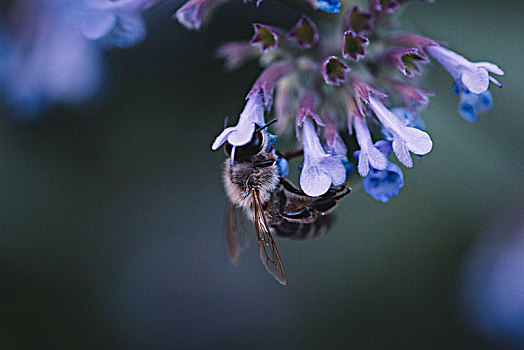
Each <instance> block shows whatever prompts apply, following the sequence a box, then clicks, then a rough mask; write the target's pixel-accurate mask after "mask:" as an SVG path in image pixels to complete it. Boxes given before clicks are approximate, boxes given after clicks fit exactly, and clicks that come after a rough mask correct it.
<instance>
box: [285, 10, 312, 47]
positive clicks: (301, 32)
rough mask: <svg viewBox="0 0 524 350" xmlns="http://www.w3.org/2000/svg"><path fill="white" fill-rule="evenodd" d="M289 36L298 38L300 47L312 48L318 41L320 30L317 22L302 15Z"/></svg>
mask: <svg viewBox="0 0 524 350" xmlns="http://www.w3.org/2000/svg"><path fill="white" fill-rule="evenodd" d="M288 36H289V37H290V38H293V39H295V40H296V42H297V45H298V47H300V48H305V49H310V48H312V47H314V46H315V45H316V44H317V42H318V30H317V26H316V25H315V22H313V21H312V20H310V19H309V18H307V17H306V16H302V18H300V19H299V20H298V22H297V24H295V26H294V27H293V28H292V29H291V30H290V31H289V34H288Z"/></svg>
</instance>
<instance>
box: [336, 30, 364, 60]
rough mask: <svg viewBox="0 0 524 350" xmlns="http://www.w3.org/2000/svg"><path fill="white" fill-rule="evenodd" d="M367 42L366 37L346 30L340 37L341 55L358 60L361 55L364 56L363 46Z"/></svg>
mask: <svg viewBox="0 0 524 350" xmlns="http://www.w3.org/2000/svg"><path fill="white" fill-rule="evenodd" d="M368 44H369V40H368V39H366V38H365V37H363V36H362V35H359V34H355V33H353V32H352V31H349V30H348V31H347V32H345V33H344V36H343V37H342V56H343V57H344V58H348V57H350V58H351V59H352V60H355V61H358V59H359V58H360V57H361V56H362V57H364V56H365V55H366V50H365V49H364V47H365V46H367V45H368Z"/></svg>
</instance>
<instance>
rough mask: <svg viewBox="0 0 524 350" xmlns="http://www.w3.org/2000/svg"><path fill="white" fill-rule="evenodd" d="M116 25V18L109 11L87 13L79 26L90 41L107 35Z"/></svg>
mask: <svg viewBox="0 0 524 350" xmlns="http://www.w3.org/2000/svg"><path fill="white" fill-rule="evenodd" d="M115 24H116V16H115V15H114V14H113V13H111V12H108V11H100V10H98V11H97V10H93V11H87V12H86V14H85V15H84V16H83V17H82V20H81V21H80V24H79V29H80V32H81V33H82V35H83V36H85V37H86V38H87V39H90V40H97V39H100V38H101V37H103V36H105V35H107V34H108V33H109V32H110V31H111V30H112V29H113V27H114V26H115Z"/></svg>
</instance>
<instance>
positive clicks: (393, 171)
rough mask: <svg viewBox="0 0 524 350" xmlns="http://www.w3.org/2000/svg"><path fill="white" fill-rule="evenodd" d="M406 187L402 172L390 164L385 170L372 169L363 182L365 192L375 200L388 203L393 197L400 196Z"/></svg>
mask: <svg viewBox="0 0 524 350" xmlns="http://www.w3.org/2000/svg"><path fill="white" fill-rule="evenodd" d="M403 186H404V175H403V174H402V170H401V169H400V168H399V167H398V166H397V165H395V164H393V163H391V162H389V163H388V166H387V167H386V169H385V170H375V169H372V170H371V172H370V174H369V175H368V176H366V177H365V178H364V179H363V180H362V187H363V188H364V191H365V192H366V193H367V194H368V195H370V196H371V197H372V198H373V199H375V200H377V201H380V202H382V203H386V202H388V201H389V199H390V198H391V197H394V196H396V195H398V192H399V191H400V189H401V188H402V187H403Z"/></svg>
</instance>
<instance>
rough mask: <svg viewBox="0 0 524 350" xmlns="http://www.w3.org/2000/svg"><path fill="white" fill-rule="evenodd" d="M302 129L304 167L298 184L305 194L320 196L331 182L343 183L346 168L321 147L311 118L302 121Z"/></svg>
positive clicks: (334, 183)
mask: <svg viewBox="0 0 524 350" xmlns="http://www.w3.org/2000/svg"><path fill="white" fill-rule="evenodd" d="M302 130H303V132H302V143H303V145H304V167H303V168H302V172H301V173H300V186H301V187H302V189H303V190H304V192H305V193H306V194H307V195H309V196H313V197H315V196H320V195H322V194H324V193H326V192H327V190H328V189H329V187H330V186H331V184H333V185H335V186H338V185H342V184H343V183H344V180H346V168H345V167H344V164H342V160H341V159H340V158H337V157H336V156H333V155H331V154H327V153H326V152H325V151H324V150H323V149H322V146H321V144H320V140H319V139H318V135H317V133H316V130H315V126H314V125H313V120H312V119H310V118H307V119H306V120H305V121H304V125H303V127H302Z"/></svg>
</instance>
